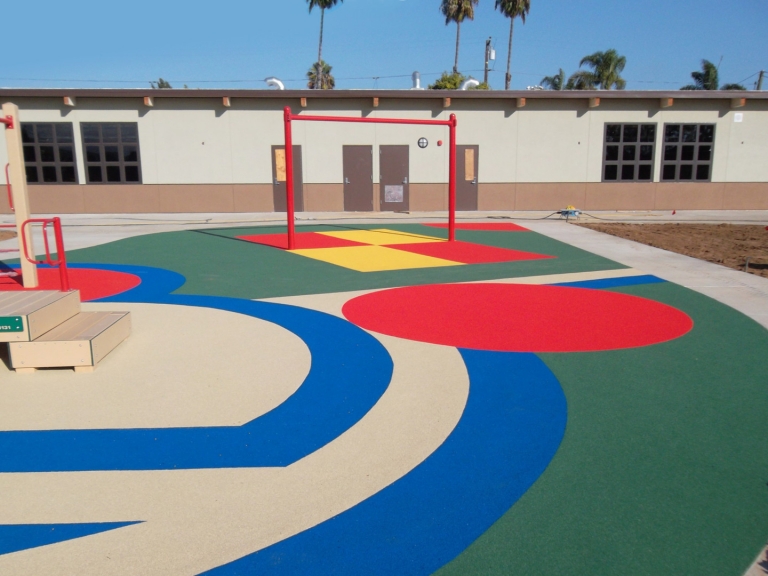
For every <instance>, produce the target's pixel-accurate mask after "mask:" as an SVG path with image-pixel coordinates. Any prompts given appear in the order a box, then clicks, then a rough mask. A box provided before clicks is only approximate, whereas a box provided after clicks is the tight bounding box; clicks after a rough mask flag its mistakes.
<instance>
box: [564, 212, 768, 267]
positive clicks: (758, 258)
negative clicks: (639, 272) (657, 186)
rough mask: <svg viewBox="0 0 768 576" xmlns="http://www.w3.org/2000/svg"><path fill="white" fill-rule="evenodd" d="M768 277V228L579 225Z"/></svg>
mask: <svg viewBox="0 0 768 576" xmlns="http://www.w3.org/2000/svg"><path fill="white" fill-rule="evenodd" d="M578 225H579V226H583V227H584V228H590V229H592V230H597V231H598V232H605V233H606V234H612V235H613V236H618V237H620V238H626V239H627V240H632V241H634V242H640V243H642V244H647V245H648V246H653V247H655V248H661V249H663V250H669V251H670V252H677V253H678V254H685V255H686V256H692V257H693V258H699V259H700V260H706V261H708V262H714V263H715V264H722V265H723V266H727V267H729V268H733V269H735V270H741V271H742V272H743V271H744V270H745V265H746V262H747V258H749V269H748V271H749V272H750V273H751V274H757V275H758V276H763V277H764V278H768V230H767V229H766V227H765V226H742V225H734V224H620V223H606V224H603V223H600V224H578Z"/></svg>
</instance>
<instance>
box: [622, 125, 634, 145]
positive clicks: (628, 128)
mask: <svg viewBox="0 0 768 576" xmlns="http://www.w3.org/2000/svg"><path fill="white" fill-rule="evenodd" d="M623 141H624V142H637V124H626V125H625V126H624V140H623Z"/></svg>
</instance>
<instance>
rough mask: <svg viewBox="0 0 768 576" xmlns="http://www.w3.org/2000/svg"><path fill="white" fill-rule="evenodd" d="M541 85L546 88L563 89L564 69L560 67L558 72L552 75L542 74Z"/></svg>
mask: <svg viewBox="0 0 768 576" xmlns="http://www.w3.org/2000/svg"><path fill="white" fill-rule="evenodd" d="M541 85H542V86H543V87H544V88H546V89H547V90H565V70H563V69H562V68H560V72H559V73H557V74H555V75H554V76H544V78H542V79H541Z"/></svg>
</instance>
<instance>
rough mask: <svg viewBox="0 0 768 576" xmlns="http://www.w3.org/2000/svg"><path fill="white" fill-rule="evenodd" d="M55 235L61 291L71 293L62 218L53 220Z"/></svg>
mask: <svg viewBox="0 0 768 576" xmlns="http://www.w3.org/2000/svg"><path fill="white" fill-rule="evenodd" d="M53 233H54V235H55V237H56V260H58V262H59V279H60V280H61V291H62V292H69V273H68V272H67V255H66V253H65V251H64V234H63V233H62V232H61V218H59V217H58V216H57V217H56V218H54V219H53Z"/></svg>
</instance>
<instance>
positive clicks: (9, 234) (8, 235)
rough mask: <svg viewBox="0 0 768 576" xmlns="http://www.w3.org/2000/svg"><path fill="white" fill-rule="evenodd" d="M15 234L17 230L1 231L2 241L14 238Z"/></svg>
mask: <svg viewBox="0 0 768 576" xmlns="http://www.w3.org/2000/svg"><path fill="white" fill-rule="evenodd" d="M15 236H16V233H15V232H6V231H0V242H2V241H3V240H8V239H9V238H14V237H15Z"/></svg>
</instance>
